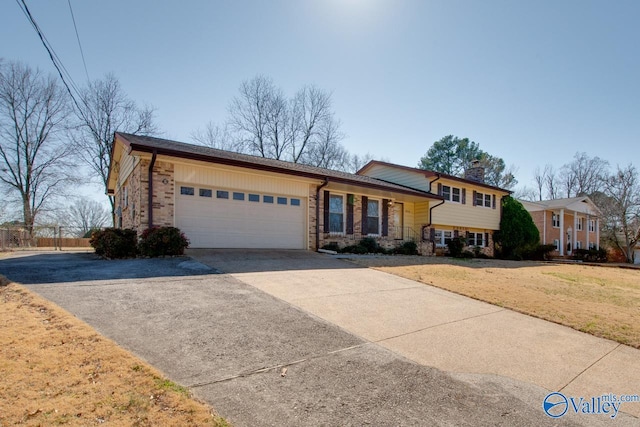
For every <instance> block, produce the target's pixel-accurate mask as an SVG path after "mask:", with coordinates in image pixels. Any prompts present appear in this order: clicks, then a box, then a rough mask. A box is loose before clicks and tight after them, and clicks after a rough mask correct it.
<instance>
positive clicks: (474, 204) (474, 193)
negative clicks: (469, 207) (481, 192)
mask: <svg viewBox="0 0 640 427" xmlns="http://www.w3.org/2000/svg"><path fill="white" fill-rule="evenodd" d="M476 194H478V192H477V191H476V190H473V206H476Z"/></svg>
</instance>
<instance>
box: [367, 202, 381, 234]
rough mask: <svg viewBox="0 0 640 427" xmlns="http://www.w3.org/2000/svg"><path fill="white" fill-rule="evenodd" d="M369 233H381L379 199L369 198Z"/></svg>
mask: <svg viewBox="0 0 640 427" xmlns="http://www.w3.org/2000/svg"><path fill="white" fill-rule="evenodd" d="M367 234H380V201H379V200H371V199H369V200H367Z"/></svg>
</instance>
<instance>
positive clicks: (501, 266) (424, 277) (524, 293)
mask: <svg viewBox="0 0 640 427" xmlns="http://www.w3.org/2000/svg"><path fill="white" fill-rule="evenodd" d="M351 261H352V262H355V263H357V264H359V265H362V266H366V267H372V268H375V269H378V270H382V271H386V272H388V273H392V274H395V275H398V276H401V277H405V278H408V279H412V280H416V281H419V282H422V283H425V284H428V285H431V286H436V287H438V288H442V289H446V290H449V291H452V292H456V293H459V294H462V295H466V296H469V297H471V298H475V299H479V300H482V301H486V302H489V303H491V304H495V305H498V306H501V307H506V308H509V309H511V310H515V311H518V312H521V313H525V314H529V315H531V316H535V317H539V318H541V319H545V320H549V321H552V322H556V323H560V324H562V325H566V326H569V327H571V328H574V329H577V330H579V331H583V332H587V333H589V334H592V335H595V336H599V337H603V338H608V339H611V340H614V341H618V342H620V343H622V344H627V345H629V346H632V347H635V348H640V270H637V269H635V270H632V269H621V268H610V267H596V266H587V265H581V264H551V263H536V262H516V261H499V260H480V259H472V260H456V259H451V258H445V257H435V258H426V257H399V256H394V257H354V258H353V259H351Z"/></svg>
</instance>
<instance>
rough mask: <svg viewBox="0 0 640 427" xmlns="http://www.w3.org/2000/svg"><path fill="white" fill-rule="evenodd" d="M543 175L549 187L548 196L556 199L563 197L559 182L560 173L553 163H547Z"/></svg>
mask: <svg viewBox="0 0 640 427" xmlns="http://www.w3.org/2000/svg"><path fill="white" fill-rule="evenodd" d="M543 176H544V183H545V187H546V189H547V198H548V199H551V200H554V199H558V198H560V197H562V194H561V192H560V186H559V183H558V175H557V173H556V171H555V169H554V168H553V166H552V165H549V164H548V165H545V167H544V172H543Z"/></svg>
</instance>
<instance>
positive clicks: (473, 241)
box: [467, 233, 485, 248]
mask: <svg viewBox="0 0 640 427" xmlns="http://www.w3.org/2000/svg"><path fill="white" fill-rule="evenodd" d="M467 245H469V246H480V247H482V248H484V246H485V241H484V233H469V238H468V239H467Z"/></svg>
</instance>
